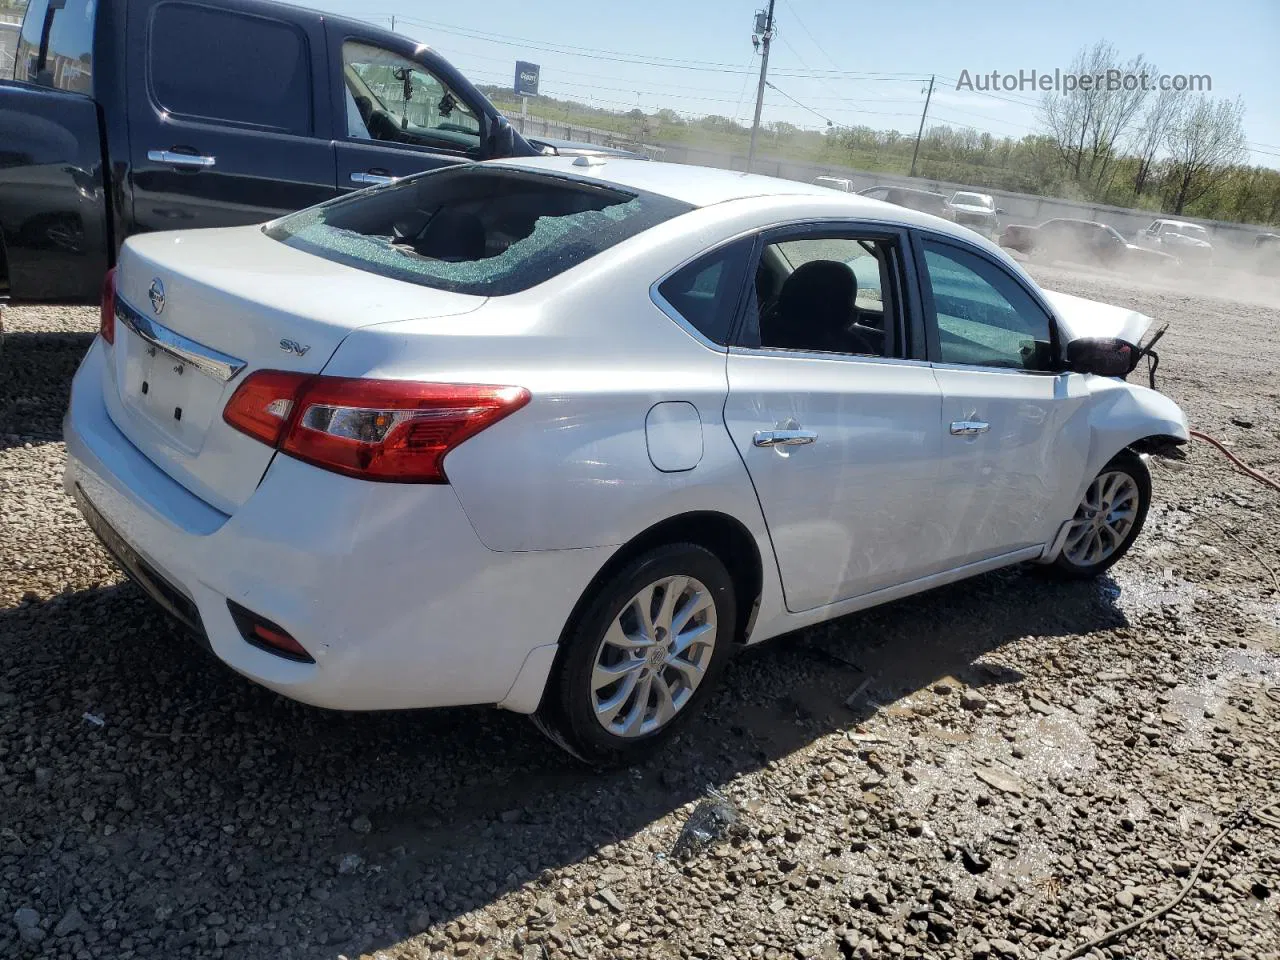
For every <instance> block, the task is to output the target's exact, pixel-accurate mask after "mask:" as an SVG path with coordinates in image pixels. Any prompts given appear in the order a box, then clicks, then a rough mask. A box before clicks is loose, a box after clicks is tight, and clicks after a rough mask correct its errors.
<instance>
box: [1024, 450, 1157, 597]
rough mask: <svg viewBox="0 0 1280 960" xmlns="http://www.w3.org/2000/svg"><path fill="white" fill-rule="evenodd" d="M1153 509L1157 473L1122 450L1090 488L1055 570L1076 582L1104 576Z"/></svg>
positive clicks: (1077, 508)
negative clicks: (1154, 475)
mask: <svg viewBox="0 0 1280 960" xmlns="http://www.w3.org/2000/svg"><path fill="white" fill-rule="evenodd" d="M1150 506H1151V473H1150V471H1148V470H1147V465H1146V463H1144V462H1143V460H1142V458H1141V457H1140V456H1138V455H1137V454H1136V453H1134V452H1133V451H1132V450H1122V451H1121V452H1120V453H1118V454H1116V455H1115V456H1114V457H1112V458H1111V460H1110V461H1109V462H1108V463H1107V465H1106V466H1105V467H1103V468H1102V470H1101V471H1100V472H1099V473H1098V475H1097V476H1096V477H1094V479H1093V482H1092V483H1090V484H1089V487H1088V489H1087V490H1086V491H1085V494H1084V499H1083V500H1081V501H1080V505H1079V506H1078V507H1076V513H1075V516H1074V517H1073V518H1072V520H1071V529H1070V532H1069V533H1068V534H1067V539H1066V542H1065V543H1064V544H1063V547H1062V552H1061V553H1060V554H1059V555H1058V559H1057V560H1055V561H1054V562H1053V565H1052V566H1051V567H1050V568H1049V569H1050V570H1051V571H1052V572H1053V573H1056V574H1057V575H1059V576H1062V577H1067V578H1069V579H1072V580H1087V579H1089V578H1091V577H1096V576H1098V575H1100V574H1102V573H1103V572H1105V571H1106V570H1108V569H1109V568H1110V567H1111V566H1112V565H1113V564H1114V563H1116V562H1117V561H1118V560H1119V559H1120V558H1121V557H1123V556H1124V555H1125V554H1126V553H1128V552H1129V548H1130V547H1131V546H1133V542H1134V540H1136V539H1137V538H1138V534H1140V533H1141V532H1142V525H1143V524H1144V523H1146V520H1147V510H1148V509H1149V508H1150Z"/></svg>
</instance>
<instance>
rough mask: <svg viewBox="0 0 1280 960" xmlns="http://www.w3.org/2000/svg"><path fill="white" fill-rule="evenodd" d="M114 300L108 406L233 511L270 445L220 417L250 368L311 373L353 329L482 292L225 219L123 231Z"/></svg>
mask: <svg viewBox="0 0 1280 960" xmlns="http://www.w3.org/2000/svg"><path fill="white" fill-rule="evenodd" d="M116 302H117V307H116V327H115V329H116V335H115V346H114V348H113V349H112V350H111V351H110V356H111V360H110V364H111V367H112V370H111V372H112V374H113V375H112V376H108V377H106V378H104V381H103V390H104V392H105V394H106V396H105V397H104V399H105V400H106V404H107V409H108V411H109V412H110V414H111V418H112V420H113V421H115V423H116V426H118V427H119V428H120V430H121V432H122V433H124V434H125V436H127V437H128V438H129V440H130V441H131V442H132V443H133V444H134V445H135V446H136V447H137V448H138V449H139V450H140V451H142V453H143V454H145V455H146V456H147V457H148V458H149V459H150V460H151V461H152V462H154V463H155V464H156V465H157V466H159V467H160V468H161V469H162V470H164V471H165V472H166V473H168V474H169V475H170V476H171V477H173V478H174V479H175V480H177V481H178V482H179V483H181V484H182V485H183V486H184V487H186V488H187V489H188V490H190V491H191V492H192V493H194V494H195V495H196V496H198V497H200V498H201V499H202V500H205V501H206V502H207V503H209V504H211V505H212V506H214V507H216V508H217V509H219V510H221V511H223V512H224V513H234V512H235V509H236V508H237V507H239V506H240V505H241V504H242V503H244V502H245V501H246V500H248V498H249V497H250V496H251V495H252V494H253V491H254V489H255V488H256V487H257V485H258V482H259V480H260V479H261V478H262V474H263V473H264V472H265V470H266V468H267V466H268V465H269V464H270V462H271V458H272V456H273V454H274V450H273V449H272V448H271V447H268V446H266V445H265V444H263V443H260V442H259V441H257V440H254V439H253V438H251V437H249V436H246V435H245V434H243V433H241V432H239V431H238V430H235V429H234V428H232V427H231V426H229V425H228V424H227V423H226V422H225V421H223V419H222V411H223V409H224V408H225V407H226V404H227V401H228V400H229V399H230V398H231V395H232V393H234V392H235V389H236V388H237V387H238V386H239V385H240V383H242V382H243V381H244V379H245V378H246V377H247V376H248V375H249V374H251V373H253V372H254V371H255V370H261V369H273V370H287V371H292V372H298V373H319V372H320V371H321V370H322V369H323V368H324V366H325V364H326V363H328V361H329V358H330V357H332V356H333V353H334V351H335V350H336V349H337V348H338V345H339V344H340V343H341V342H342V340H343V339H344V338H345V337H346V336H347V335H348V334H349V333H351V331H353V330H357V329H360V328H361V327H367V326H371V325H374V324H378V323H387V322H392V321H398V320H412V319H421V318H435V317H446V316H455V315H459V314H465V313H469V312H471V311H473V310H475V309H477V308H479V307H480V306H481V305H482V304H483V303H484V302H485V298H483V297H476V296H465V295H462V294H454V293H447V292H443V291H438V290H431V289H427V288H424V287H420V286H415V285H413V284H408V283H402V282H400V281H397V280H390V279H387V278H384V277H378V276H375V275H373V274H370V273H365V272H364V271H361V270H357V269H355V268H353V267H348V266H345V265H342V264H337V263H333V262H331V261H328V260H324V259H321V258H320V257H315V256H311V255H310V254H307V253H303V252H301V251H298V250H294V249H292V248H290V247H288V246H286V245H285V244H283V243H280V242H278V241H276V240H272V239H271V238H270V237H267V236H266V235H265V234H264V233H263V232H262V230H261V228H260V227H236V228H230V229H222V230H197V231H190V232H186V233H158V234H147V235H143V236H136V237H133V238H131V239H130V240H129V241H128V243H126V244H125V246H124V249H123V250H122V252H121V256H120V264H119V270H118V271H117V277H116Z"/></svg>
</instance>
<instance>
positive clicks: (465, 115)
mask: <svg viewBox="0 0 1280 960" xmlns="http://www.w3.org/2000/svg"><path fill="white" fill-rule="evenodd" d="M342 61H343V71H342V72H343V79H344V80H345V81H346V85H347V93H348V94H350V95H351V98H352V100H353V101H354V103H355V106H356V110H357V113H356V115H355V116H352V115H351V114H350V111H348V120H347V137H348V138H349V139H355V140H382V141H386V142H390V143H397V144H403V145H407V146H416V147H425V148H427V149H430V150H442V149H443V150H454V151H457V152H459V153H465V152H466V151H468V150H475V149H476V148H478V147H479V146H480V136H481V133H480V120H479V118H477V117H476V115H475V113H474V112H473V110H472V108H471V107H470V106H469V105H468V104H467V103H466V102H464V101H463V100H462V99H461V98H459V97H458V95H457V94H455V93H454V92H453V91H452V90H450V89H449V88H448V87H447V86H445V84H444V83H443V82H442V81H441V80H440V78H439V77H437V76H436V75H435V74H433V73H432V72H431V71H430V70H428V69H427V68H426V67H425V66H423V65H422V64H420V63H415V62H414V61H412V60H409V59H406V58H405V57H402V56H400V54H398V53H393V52H391V51H390V50H384V49H382V48H381V47H375V46H373V45H371V44H367V43H357V42H355V41H348V42H346V43H344V44H343V45H342Z"/></svg>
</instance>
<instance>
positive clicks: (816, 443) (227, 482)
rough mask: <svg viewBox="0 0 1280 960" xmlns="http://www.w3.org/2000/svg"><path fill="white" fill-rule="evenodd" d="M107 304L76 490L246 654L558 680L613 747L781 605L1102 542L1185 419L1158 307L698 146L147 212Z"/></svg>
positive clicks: (598, 757)
mask: <svg viewBox="0 0 1280 960" xmlns="http://www.w3.org/2000/svg"><path fill="white" fill-rule="evenodd" d="M908 278H911V279H910V280H909V279H908ZM752 292H754V293H755V294H756V296H754V297H753V296H750V295H749V293H752ZM602 316H603V317H608V323H601V322H600V318H601V317H602ZM101 319H102V326H101V332H100V335H99V336H98V337H97V338H96V339H95V340H94V342H93V345H92V347H90V349H89V351H88V354H87V356H86V357H85V359H84V361H83V363H82V364H81V366H80V370H79V372H78V373H77V374H76V377H75V381H74V383H73V385H72V396H71V405H70V411H69V413H68V415H67V418H66V421H65V427H64V433H65V436H66V440H67V472H66V487H67V490H68V491H69V492H70V493H71V494H72V495H73V496H75V497H76V499H77V501H78V502H79V504H80V509H81V510H82V511H83V513H84V515H85V518H86V520H87V521H88V523H89V525H90V526H91V527H92V528H93V529H94V530H95V531H96V532H97V534H98V536H100V537H101V538H102V540H103V541H104V543H106V544H107V546H108V548H109V549H110V550H111V551H112V552H113V553H114V554H115V555H116V557H117V558H118V560H119V561H120V563H121V564H122V565H123V566H124V567H125V568H126V569H127V570H128V571H129V572H130V573H131V574H132V575H133V577H134V578H135V579H136V580H137V581H138V583H139V585H140V586H141V587H142V588H143V589H144V590H145V591H147V592H148V593H150V594H151V595H152V596H153V597H154V598H156V599H157V600H158V601H159V603H160V604H161V605H162V606H164V607H165V608H166V609H168V610H169V611H170V612H171V613H173V614H174V615H175V616H177V617H179V618H181V619H182V620H184V621H185V622H186V623H187V624H188V625H189V626H190V628H191V629H192V630H193V631H194V632H195V633H196V634H197V636H199V637H201V638H202V639H203V641H204V642H205V643H206V644H207V645H208V647H209V648H210V649H211V650H212V651H213V653H214V654H216V655H217V656H218V657H219V658H221V659H222V660H223V661H225V662H226V663H227V664H229V665H230V666H232V667H233V668H234V669H236V670H237V671H239V672H240V673H241V674H243V675H245V676H246V677H249V678H251V679H253V680H256V681H258V682H259V683H261V684H264V685H265V686H267V687H270V688H272V689H274V690H276V691H279V692H280V693H282V694H284V695H286V696H289V697H293V698H295V699H298V700H302V701H305V702H309V703H313V704H316V705H319V706H327V707H332V708H338V709H346V710H361V709H372V710H387V709H393V708H397V707H399V708H416V707H427V706H448V705H461V704H497V705H499V706H501V707H504V708H507V709H510V710H516V711H521V712H524V713H530V714H533V715H534V716H535V718H536V720H537V722H538V724H539V726H540V727H541V728H542V729H543V730H544V731H545V732H547V733H548V734H549V735H550V737H551V738H552V739H553V740H554V741H555V742H556V743H557V744H559V745H561V746H564V747H566V748H568V749H569V750H571V751H572V752H574V753H575V754H577V755H578V756H580V757H583V758H585V759H587V760H589V761H591V762H593V763H610V762H615V761H620V760H627V759H631V758H634V757H636V756H637V755H638V754H640V753H642V752H643V751H644V750H646V749H647V748H648V747H650V746H651V745H653V744H654V742H655V741H657V740H660V739H662V738H663V737H665V736H668V735H670V734H672V733H674V732H675V731H676V730H677V729H678V728H679V727H680V725H681V724H682V723H683V722H684V721H686V720H688V719H689V718H690V717H691V716H692V715H693V714H694V713H696V711H697V709H698V707H699V706H700V704H701V703H702V702H703V701H704V700H705V699H706V697H707V696H708V695H709V694H710V693H711V691H712V689H713V688H714V687H715V685H716V681H717V679H718V677H719V676H720V674H721V671H722V670H723V668H724V667H725V665H726V663H727V661H728V659H729V658H730V656H732V654H733V653H734V652H735V651H736V650H737V649H739V648H740V647H741V645H742V644H744V643H748V644H749V643H755V642H757V641H761V640H765V639H767V638H769V637H773V636H778V635H781V634H784V633H790V632H793V631H795V630H798V629H800V628H802V627H805V626H809V625H812V624H816V623H818V622H820V621H826V620H830V619H831V618H833V617H837V616H841V615H843V614H846V613H851V612H853V611H855V610H861V609H863V608H865V607H870V606H872V605H875V604H879V603H884V602H886V601H889V600H894V599H897V598H899V597H904V596H907V595H908V594H913V593H918V592H920V591H922V590H926V589H929V588H931V587H934V586H939V585H941V584H945V583H950V582H952V581H955V580H959V579H961V578H964V577H970V576H973V575H975V574H979V573H982V572H985V571H988V570H994V569H997V568H1000V567H1007V566H1010V565H1012V564H1015V563H1020V562H1023V561H1038V562H1041V563H1044V564H1049V565H1052V566H1053V568H1054V569H1055V570H1056V571H1057V573H1058V574H1060V575H1062V576H1066V577H1073V578H1086V577H1094V576H1097V575H1099V574H1101V573H1102V572H1103V571H1105V570H1106V569H1107V568H1108V567H1110V566H1111V565H1112V564H1113V563H1115V562H1116V561H1117V560H1119V559H1120V558H1121V557H1122V556H1123V555H1124V553H1125V551H1126V550H1128V549H1129V547H1130V545H1131V544H1132V543H1133V542H1134V540H1135V538H1136V537H1137V536H1138V534H1139V533H1140V532H1141V530H1142V525H1143V520H1144V518H1145V517H1146V514H1147V508H1148V506H1149V505H1150V502H1151V477H1150V475H1149V473H1148V472H1147V467H1146V465H1145V463H1144V462H1143V460H1142V458H1141V457H1140V456H1139V454H1140V452H1141V451H1142V450H1144V449H1146V448H1147V447H1148V446H1149V445H1151V444H1156V443H1159V444H1166V443H1169V442H1176V443H1185V442H1186V441H1187V440H1188V439H1189V436H1188V433H1187V422H1186V417H1185V416H1184V415H1183V413H1182V412H1181V411H1180V410H1179V409H1178V407H1177V405H1176V404H1174V402H1173V401H1172V400H1170V399H1168V398H1166V397H1163V396H1161V395H1160V394H1158V393H1156V392H1155V391H1154V390H1149V389H1147V388H1146V387H1141V386H1138V385H1136V384H1130V383H1126V382H1125V380H1124V379H1123V378H1124V377H1125V376H1126V375H1127V374H1129V373H1132V372H1133V370H1134V369H1135V367H1136V365H1137V363H1138V361H1139V359H1140V358H1141V354H1140V353H1139V352H1138V351H1137V350H1136V349H1135V345H1136V344H1138V343H1140V342H1141V339H1142V337H1143V336H1144V334H1145V333H1146V331H1147V329H1148V327H1149V326H1150V324H1151V320H1150V319H1149V318H1147V317H1144V316H1142V315H1141V314H1139V313H1136V312H1135V311H1133V310H1131V309H1128V308H1120V307H1112V306H1107V305H1106V304H1102V303H1096V302H1093V301H1090V300H1085V299H1082V298H1079V297H1074V296H1062V295H1055V294H1052V293H1046V292H1044V291H1042V290H1041V289H1040V288H1039V287H1037V286H1036V284H1035V282H1034V281H1033V280H1031V278H1029V277H1028V276H1026V274H1025V273H1024V272H1023V271H1022V270H1021V269H1020V268H1019V266H1018V265H1017V264H1016V263H1014V262H1013V261H1012V260H1011V259H1010V258H1009V257H1008V256H1007V255H1006V254H1004V253H1002V252H1001V251H999V250H998V249H996V248H995V247H994V246H992V245H991V244H990V243H988V242H986V241H984V240H982V239H981V238H980V237H975V236H974V235H973V234H972V232H971V231H969V230H963V229H960V228H958V227H956V226H955V225H954V224H949V223H943V222H942V221H939V220H937V219H936V218H933V217H929V216H926V215H925V214H921V213H917V212H915V211H912V210H901V209H897V208H891V207H887V206H885V205H884V204H883V203H879V202H877V201H874V200H869V199H866V198H864V197H856V196H852V195H844V196H841V195H840V194H837V193H836V192H834V191H831V190H825V189H823V188H821V187H817V186H814V185H812V184H803V183H793V182H789V181H782V180H772V179H769V178H767V177H756V176H750V177H744V176H742V175H740V174H737V173H734V172H731V171H728V170H711V169H706V168H699V167H694V166H684V165H675V164H666V163H650V162H642V161H638V160H608V161H606V162H604V163H589V162H582V158H576V159H575V158H572V157H533V158H527V159H522V160H511V161H497V162H491V163H477V164H465V165H460V166H453V167H446V168H443V169H439V170H436V171H433V172H431V173H427V174H424V175H422V176H419V177H414V178H409V179H405V180H400V181H397V182H395V183H391V184H387V185H385V186H381V187H375V188H374V189H372V190H368V191H362V192H360V193H355V194H352V195H351V196H349V197H346V198H343V199H341V200H338V201H335V202H333V203H329V204H326V205H324V206H319V207H315V208H312V209H309V210H306V211H303V212H301V213H297V214H292V215H290V216H287V217H285V218H283V219H280V220H275V221H273V222H271V223H269V224H266V225H264V226H262V227H255V226H247V227H238V228H231V229H226V230H192V231H184V232H180V233H160V232H156V233H147V234H139V235H135V236H133V237H130V238H129V240H128V241H126V243H125V245H124V248H123V252H122V254H121V257H120V266H119V269H118V271H117V272H116V273H114V274H113V275H112V276H111V277H110V278H109V279H108V282H107V284H106V285H105V290H104V295H103V304H102V311H101ZM908 331H919V332H920V335H919V336H915V335H912V336H907V332H908ZM178 695H180V694H175V696H178ZM174 709H175V710H180V709H182V708H181V707H180V706H179V707H174Z"/></svg>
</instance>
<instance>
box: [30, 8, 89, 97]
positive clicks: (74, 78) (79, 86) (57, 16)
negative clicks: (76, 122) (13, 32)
mask: <svg viewBox="0 0 1280 960" xmlns="http://www.w3.org/2000/svg"><path fill="white" fill-rule="evenodd" d="M97 9H98V3H97V0H32V2H31V5H30V6H28V7H27V15H26V18H25V19H24V20H23V21H22V38H21V39H20V40H19V41H18V52H17V57H16V61H15V63H14V72H13V76H14V78H15V79H17V80H26V81H27V82H28V83H38V84H41V85H42V86H46V87H56V88H58V89H59V90H69V91H71V92H72V93H84V94H92V93H93V69H92V68H93V16H94V14H95V13H96V12H97Z"/></svg>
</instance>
